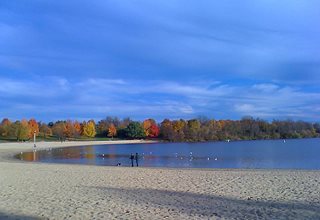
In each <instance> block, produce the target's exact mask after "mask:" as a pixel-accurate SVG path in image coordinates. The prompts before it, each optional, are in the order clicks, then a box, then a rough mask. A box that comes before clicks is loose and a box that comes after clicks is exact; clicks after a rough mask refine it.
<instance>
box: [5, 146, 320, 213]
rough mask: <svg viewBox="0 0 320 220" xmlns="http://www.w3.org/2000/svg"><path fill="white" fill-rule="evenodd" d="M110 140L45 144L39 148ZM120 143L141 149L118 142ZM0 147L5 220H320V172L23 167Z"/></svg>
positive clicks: (27, 148) (26, 164) (9, 150)
mask: <svg viewBox="0 0 320 220" xmlns="http://www.w3.org/2000/svg"><path fill="white" fill-rule="evenodd" d="M108 143H110V142H107V141H106V142H100V141H99V142H98V143H97V142H80V143H79V142H64V143H60V142H41V143H38V144H37V148H38V149H44V148H48V147H66V146H77V145H93V144H108ZM111 143H112V144H115V143H118V144H121V143H141V141H126V142H123V141H119V142H115V141H113V142H111ZM30 150H32V143H1V144H0V186H1V187H0V198H1V199H0V219H320V212H319V210H320V190H319V189H320V172H319V171H297V170H224V169H221V170H216V169H215V170H214V169H165V168H161V169H160V168H142V167H139V168H136V167H135V168H131V167H101V166H87V165H64V164H43V163H30V162H21V161H18V160H14V159H11V157H12V156H13V155H14V154H15V153H19V152H21V151H30Z"/></svg>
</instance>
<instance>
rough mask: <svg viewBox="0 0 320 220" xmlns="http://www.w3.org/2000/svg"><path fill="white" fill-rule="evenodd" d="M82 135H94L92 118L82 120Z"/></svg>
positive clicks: (94, 126)
mask: <svg viewBox="0 0 320 220" xmlns="http://www.w3.org/2000/svg"><path fill="white" fill-rule="evenodd" d="M82 135H83V136H86V137H95V136H96V125H95V123H94V121H93V120H90V121H88V122H87V123H86V122H83V130H82Z"/></svg>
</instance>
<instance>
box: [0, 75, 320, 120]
mask: <svg viewBox="0 0 320 220" xmlns="http://www.w3.org/2000/svg"><path fill="white" fill-rule="evenodd" d="M49 80H50V82H51V83H50V84H43V83H42V82H43V81H49ZM1 81H2V82H3V86H2V87H1V90H0V92H1V97H2V99H3V100H4V102H6V105H5V106H6V110H2V112H0V113H1V114H2V115H6V116H8V117H10V116H11V115H12V116H14V115H17V114H18V113H19V112H20V111H22V109H23V111H24V113H26V114H29V115H31V113H32V114H33V115H39V117H43V120H44V119H46V118H54V119H63V118H64V117H71V118H74V119H76V118H77V117H79V118H85V117H88V118H95V119H98V118H99V117H100V118H103V117H105V116H106V115H118V116H122V117H125V116H130V117H133V118H139V119H142V118H143V117H155V118H156V119H159V120H160V119H163V118H167V117H169V118H170V117H171V118H180V117H181V118H191V117H197V116H199V115H206V116H208V117H215V118H230V117H231V118H234V119H237V118H240V117H242V116H244V115H251V116H253V117H262V118H265V119H272V118H288V117H290V118H300V119H308V120H311V119H313V120H314V119H317V118H319V116H317V109H319V104H318V103H319V101H320V93H319V92H312V91H311V92H306V91H303V90H302V88H296V87H290V86H280V85H277V84H273V83H267V82H266V83H261V84H253V85H251V84H248V85H233V84H222V83H215V84H212V83H210V82H209V83H205V82H203V81H199V82H194V81H193V82H192V83H183V84H182V83H179V82H173V81H158V80H124V79H108V78H92V77H91V78H88V79H79V80H72V81H70V80H67V79H65V78H58V77H52V76H51V77H47V78H43V79H42V80H37V81H35V80H34V79H32V80H18V79H8V78H2V79H1ZM1 106H2V107H4V105H3V104H2V105H0V107H1ZM44 113H45V114H44ZM44 115H45V117H44ZM34 117H35V116H34Z"/></svg>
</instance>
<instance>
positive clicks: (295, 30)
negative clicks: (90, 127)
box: [0, 0, 320, 122]
mask: <svg viewBox="0 0 320 220" xmlns="http://www.w3.org/2000/svg"><path fill="white" fill-rule="evenodd" d="M319 85H320V1H318V0H282V1H278V0H259V1H256V0H242V1H238V0H226V1H212V0H202V1H197V0H152V1H150V0H121V1H119V0H81V1H79V0H68V1H57V0H1V1H0V118H5V117H8V118H10V119H12V120H18V119H22V118H27V119H29V118H36V119H37V120H42V121H53V120H59V119H78V120H88V119H95V120H98V119H102V118H105V117H106V116H117V117H120V118H123V117H131V118H132V119H135V120H143V119H145V118H150V117H151V118H155V119H156V120H158V121H161V120H162V119H164V118H170V119H178V118H184V119H190V118H195V117H198V116H206V117H208V118H214V119H234V120H236V119H241V118H242V117H243V116H252V117H255V118H256V117H259V118H262V119H265V120H273V119H280V120H282V119H293V120H306V121H314V122H315V121H320V114H319V112H320V86H319Z"/></svg>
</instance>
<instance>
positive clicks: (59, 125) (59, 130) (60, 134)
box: [52, 121, 66, 140]
mask: <svg viewBox="0 0 320 220" xmlns="http://www.w3.org/2000/svg"><path fill="white" fill-rule="evenodd" d="M65 130H66V125H65V122H63V121H58V122H56V123H55V124H54V125H53V126H52V133H53V135H55V136H56V137H57V138H59V140H64V139H65V138H66V137H65Z"/></svg>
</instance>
